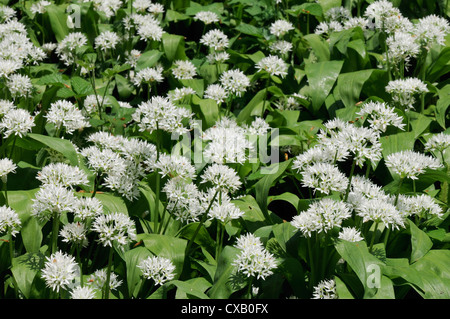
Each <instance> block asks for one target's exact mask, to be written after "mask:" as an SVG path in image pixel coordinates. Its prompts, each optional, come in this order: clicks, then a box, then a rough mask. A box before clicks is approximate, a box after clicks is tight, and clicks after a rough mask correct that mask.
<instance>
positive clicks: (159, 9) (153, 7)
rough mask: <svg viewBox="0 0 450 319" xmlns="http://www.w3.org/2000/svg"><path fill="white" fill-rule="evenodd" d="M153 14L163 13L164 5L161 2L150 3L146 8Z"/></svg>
mask: <svg viewBox="0 0 450 319" xmlns="http://www.w3.org/2000/svg"><path fill="white" fill-rule="evenodd" d="M147 11H148V12H150V13H151V14H153V15H158V14H162V13H164V6H163V5H162V4H161V3H150V5H149V6H148V9H147Z"/></svg>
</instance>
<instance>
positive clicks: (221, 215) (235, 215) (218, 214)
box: [208, 196, 244, 224]
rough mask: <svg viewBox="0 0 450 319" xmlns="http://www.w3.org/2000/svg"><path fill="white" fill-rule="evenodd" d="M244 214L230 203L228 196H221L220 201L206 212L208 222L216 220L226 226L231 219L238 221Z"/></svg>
mask: <svg viewBox="0 0 450 319" xmlns="http://www.w3.org/2000/svg"><path fill="white" fill-rule="evenodd" d="M243 215H244V212H243V211H242V210H241V209H240V208H239V207H237V206H236V205H235V204H233V203H232V202H231V199H230V198H229V197H228V196H222V198H221V200H219V201H216V202H215V203H214V204H213V205H212V206H211V209H210V210H209V212H208V217H209V219H210V220H213V219H217V220H219V221H220V222H222V223H223V224H226V223H228V222H230V221H232V220H233V219H239V218H240V217H242V216H243Z"/></svg>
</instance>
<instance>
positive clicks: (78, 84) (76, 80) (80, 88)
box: [70, 76, 94, 96]
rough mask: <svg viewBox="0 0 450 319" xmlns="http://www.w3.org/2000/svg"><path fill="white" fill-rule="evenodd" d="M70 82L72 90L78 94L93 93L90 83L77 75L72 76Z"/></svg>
mask: <svg viewBox="0 0 450 319" xmlns="http://www.w3.org/2000/svg"><path fill="white" fill-rule="evenodd" d="M70 83H71V84H72V90H73V91H75V93H76V94H77V95H78V96H85V95H88V94H93V93H94V90H93V88H92V84H91V83H90V82H89V81H86V80H85V79H83V78H81V77H79V76H74V77H72V79H71V80H70Z"/></svg>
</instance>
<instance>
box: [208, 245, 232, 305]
mask: <svg viewBox="0 0 450 319" xmlns="http://www.w3.org/2000/svg"><path fill="white" fill-rule="evenodd" d="M238 253H239V249H237V248H235V247H232V246H225V247H224V249H223V250H222V252H221V254H220V256H219V260H218V262H217V270H216V275H215V278H214V284H213V286H212V287H211V289H210V290H209V291H208V296H209V297H210V298H211V299H228V298H229V297H230V296H231V294H232V293H233V292H235V291H237V290H239V288H238V287H236V286H235V285H234V284H233V282H232V281H233V278H232V275H233V273H234V271H235V267H234V266H233V265H232V263H233V261H234V259H235V258H236V256H237V254H238Z"/></svg>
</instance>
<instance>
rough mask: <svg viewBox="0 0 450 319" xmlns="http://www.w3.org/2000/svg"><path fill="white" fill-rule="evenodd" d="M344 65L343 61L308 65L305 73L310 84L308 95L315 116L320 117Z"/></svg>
mask: <svg viewBox="0 0 450 319" xmlns="http://www.w3.org/2000/svg"><path fill="white" fill-rule="evenodd" d="M343 64H344V62H343V61H324V62H317V63H312V64H311V63H308V64H306V66H305V72H306V76H307V78H308V82H309V88H308V94H309V96H310V97H311V101H312V110H311V111H312V113H313V114H315V115H318V112H319V109H320V107H321V106H322V105H323V103H324V102H325V99H326V97H327V96H328V94H329V93H330V91H331V89H332V88H333V85H334V83H335V82H336V80H337V78H338V76H339V72H340V71H341V68H342V65H343Z"/></svg>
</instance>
